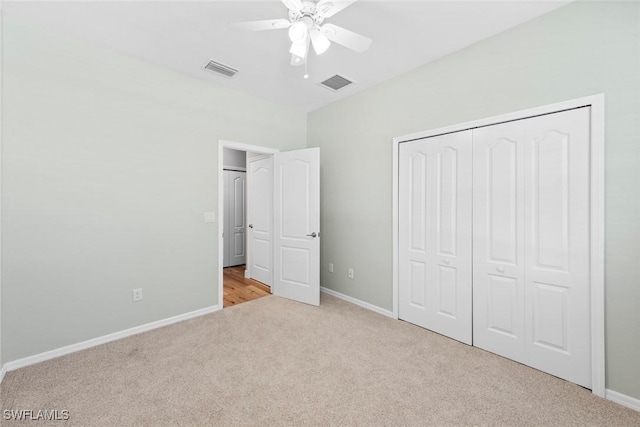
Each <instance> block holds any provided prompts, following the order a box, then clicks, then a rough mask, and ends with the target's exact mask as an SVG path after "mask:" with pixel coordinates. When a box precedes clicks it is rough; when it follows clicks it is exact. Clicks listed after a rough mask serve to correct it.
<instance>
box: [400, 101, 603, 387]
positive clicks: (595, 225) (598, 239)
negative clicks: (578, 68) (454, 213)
mask: <svg viewBox="0 0 640 427" xmlns="http://www.w3.org/2000/svg"><path fill="white" fill-rule="evenodd" d="M581 107H591V108H590V112H591V114H590V136H591V140H590V144H591V147H590V152H589V153H590V179H591V183H590V184H591V188H590V190H589V191H590V218H591V222H590V241H589V243H590V272H589V278H590V286H591V289H590V290H591V378H592V380H591V384H592V392H593V394H595V395H596V396H600V397H605V391H606V390H605V323H604V322H605V311H604V310H605V308H604V301H605V299H604V298H605V297H604V291H605V289H604V224H605V223H604V220H605V187H604V184H605V183H604V173H605V171H604V160H605V158H604V142H605V133H604V117H605V115H604V114H605V113H604V108H605V97H604V94H598V95H593V96H587V97H584V98H577V99H572V100H568V101H563V102H558V103H554V104H549V105H544V106H540V107H535V108H530V109H526V110H520V111H516V112H513V113H508V114H503V115H499V116H494V117H488V118H484V119H480V120H474V121H470V122H465V123H460V124H456V125H452V126H447V127H441V128H437V129H432V130H427V131H423V132H418V133H414V134H410V135H405V136H398V137H395V138H393V175H392V177H393V187H392V188H393V317H394V318H396V319H398V311H399V306H398V299H399V298H398V293H399V245H398V238H399V201H398V194H399V186H398V185H399V184H398V182H399V167H398V161H399V148H400V144H402V143H404V142H409V141H414V140H417V139H423V138H428V137H433V136H438V135H443V134H447V133H452V132H460V131H464V130H470V129H475V128H479V127H484V126H491V125H496V124H499V123H505V122H510V121H514V120H522V119H527V118H531V117H536V116H541V115H545V114H552V113H558V112H561V111H566V110H571V109H575V108H581Z"/></svg>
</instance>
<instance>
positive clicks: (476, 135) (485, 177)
mask: <svg viewBox="0 0 640 427" xmlns="http://www.w3.org/2000/svg"><path fill="white" fill-rule="evenodd" d="M524 141H525V137H524V126H523V124H522V122H521V121H516V122H510V123H504V124H500V125H495V126H487V127H483V128H479V129H474V130H473V175H474V179H473V345H475V346H477V347H480V348H483V349H485V350H489V351H491V352H493V353H497V354H500V355H502V356H505V357H508V358H510V359H513V360H517V361H520V362H523V361H524V359H525V322H524V320H525V319H524V306H525V304H524V302H525V300H524V297H525V292H524V285H525V283H524V250H523V249H524V152H525V149H524Z"/></svg>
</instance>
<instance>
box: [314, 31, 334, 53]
mask: <svg viewBox="0 0 640 427" xmlns="http://www.w3.org/2000/svg"><path fill="white" fill-rule="evenodd" d="M309 37H310V38H311V45H312V46H313V50H315V51H316V54H317V55H322V54H323V53H324V52H325V51H326V50H327V49H329V46H330V45H331V42H330V41H329V39H328V38H327V36H325V35H324V34H322V31H320V29H319V28H317V27H316V28H312V29H311V31H310V32H309Z"/></svg>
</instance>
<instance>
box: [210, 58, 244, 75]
mask: <svg viewBox="0 0 640 427" xmlns="http://www.w3.org/2000/svg"><path fill="white" fill-rule="evenodd" d="M204 69H205V70H209V71H213V72H214V73H218V74H222V75H223V76H227V77H233V76H234V75H235V74H236V73H237V72H238V70H236V69H235V68H231V67H229V66H227V65H224V64H221V63H219V62H216V61H209V63H208V64H207V65H205V66H204Z"/></svg>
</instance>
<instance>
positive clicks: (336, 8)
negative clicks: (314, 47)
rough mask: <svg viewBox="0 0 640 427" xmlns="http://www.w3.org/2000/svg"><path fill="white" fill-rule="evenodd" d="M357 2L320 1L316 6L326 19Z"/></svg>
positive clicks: (343, 0) (340, 0) (342, 0)
mask: <svg viewBox="0 0 640 427" xmlns="http://www.w3.org/2000/svg"><path fill="white" fill-rule="evenodd" d="M283 1H284V0H283ZM355 2H356V0H337V1H332V0H320V1H319V2H318V4H317V5H316V10H317V11H318V12H320V14H321V15H322V16H324V17H325V18H329V17H330V16H333V15H335V14H336V13H338V12H340V11H341V10H342V9H344V8H345V7H347V6H350V5H352V4H353V3H355Z"/></svg>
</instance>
